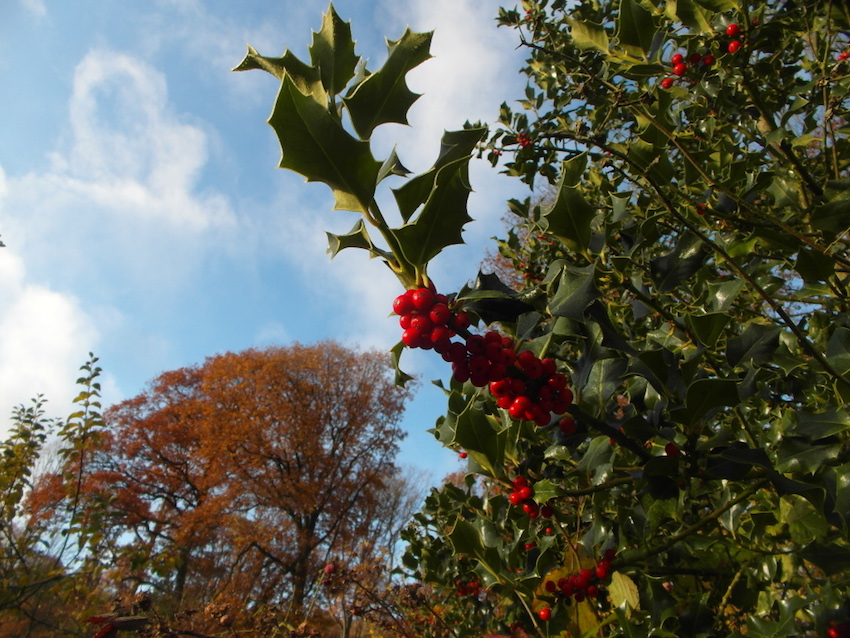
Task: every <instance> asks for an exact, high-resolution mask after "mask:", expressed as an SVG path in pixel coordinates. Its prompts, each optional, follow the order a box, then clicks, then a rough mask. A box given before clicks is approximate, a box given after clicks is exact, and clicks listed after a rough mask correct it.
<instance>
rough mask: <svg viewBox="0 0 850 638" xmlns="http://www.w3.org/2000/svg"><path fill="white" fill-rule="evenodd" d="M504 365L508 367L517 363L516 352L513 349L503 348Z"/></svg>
mask: <svg viewBox="0 0 850 638" xmlns="http://www.w3.org/2000/svg"><path fill="white" fill-rule="evenodd" d="M502 363H504V364H505V365H506V366H510V365H513V364H514V363H516V352H515V351H514V349H513V348H502Z"/></svg>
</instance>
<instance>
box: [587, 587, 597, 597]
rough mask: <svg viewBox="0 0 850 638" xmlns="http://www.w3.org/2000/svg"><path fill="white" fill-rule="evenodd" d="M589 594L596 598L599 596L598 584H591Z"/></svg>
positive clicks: (588, 589)
mask: <svg viewBox="0 0 850 638" xmlns="http://www.w3.org/2000/svg"><path fill="white" fill-rule="evenodd" d="M587 595H588V596H589V597H590V598H596V597H597V596H599V588H598V587H597V586H596V585H591V586H590V587H588V588H587Z"/></svg>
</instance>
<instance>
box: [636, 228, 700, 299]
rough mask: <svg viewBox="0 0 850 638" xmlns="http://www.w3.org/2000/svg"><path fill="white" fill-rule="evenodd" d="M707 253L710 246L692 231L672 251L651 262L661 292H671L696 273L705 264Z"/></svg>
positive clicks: (652, 273) (650, 266) (651, 271)
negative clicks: (704, 243)
mask: <svg viewBox="0 0 850 638" xmlns="http://www.w3.org/2000/svg"><path fill="white" fill-rule="evenodd" d="M707 255H708V248H706V247H705V246H704V245H703V243H702V241H700V239H699V237H697V236H696V235H693V234H690V233H688V234H686V235H683V236H682V238H681V239H680V240H679V242H678V243H677V244H676V247H675V248H674V249H673V250H672V251H671V252H669V253H667V254H666V255H662V256H661V257H656V258H655V259H653V260H652V261H651V262H650V264H649V269H650V273H651V275H652V279H653V281H655V284H656V285H657V286H658V289H659V290H660V291H661V292H670V291H671V290H674V289H675V288H677V287H678V286H679V285H680V284H682V283H684V282H685V281H687V280H688V279H690V277H691V276H692V275H694V274H696V272H697V271H698V270H699V269H700V268H702V267H703V265H704V264H705V259H706V256H707Z"/></svg>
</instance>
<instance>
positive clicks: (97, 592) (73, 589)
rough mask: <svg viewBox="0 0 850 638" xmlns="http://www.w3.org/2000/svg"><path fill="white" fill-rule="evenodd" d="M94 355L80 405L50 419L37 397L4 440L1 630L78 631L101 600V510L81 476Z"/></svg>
mask: <svg viewBox="0 0 850 638" xmlns="http://www.w3.org/2000/svg"><path fill="white" fill-rule="evenodd" d="M96 363H97V358H96V357H94V356H91V358H90V360H89V361H88V362H87V363H86V364H84V365H83V366H82V368H81V369H82V372H83V374H82V376H81V377H80V378H79V379H78V380H77V383H78V385H79V386H80V392H79V393H78V395H77V396H76V398H75V399H74V403H75V407H76V409H75V411H74V412H73V413H72V414H70V415H69V416H68V417H67V418H66V419H64V420H61V419H48V418H46V416H45V408H44V406H45V401H44V399H43V398H41V397H38V398H37V399H36V400H34V401H33V402H32V404H31V405H29V406H20V407H18V408H16V409H15V411H14V412H13V415H12V427H11V430H10V432H9V435H8V437H7V439H6V440H5V441H3V442H2V443H0V498H2V501H0V502H1V503H2V509H0V636H3V637H4V638H6V637H7V636H8V637H10V638H11V637H17V636H29V637H31V638H41V637H45V638H46V637H54V636H61V635H81V633H85V630H83V629H82V620H83V619H84V618H85V614H86V612H87V611H93V610H94V609H97V608H98V607H100V606H102V605H103V604H104V602H105V601H106V600H108V598H109V595H110V594H109V592H108V591H105V590H104V589H102V588H101V587H100V584H101V580H100V577H101V575H102V571H103V570H102V567H103V561H102V556H101V555H100V553H99V542H98V529H99V522H98V517H99V509H98V507H97V505H96V504H95V503H91V504H89V506H88V507H87V508H84V507H83V501H84V498H83V495H82V477H83V475H84V470H85V468H86V467H87V465H88V462H89V460H90V459H91V458H92V450H93V448H94V447H96V445H97V443H98V434H99V432H100V429H101V426H102V422H101V418H100V403H99V391H100V384H99V383H98V381H97V378H98V376H99V374H100V368H99V367H98V366H97V365H96Z"/></svg>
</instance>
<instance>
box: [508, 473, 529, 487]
mask: <svg viewBox="0 0 850 638" xmlns="http://www.w3.org/2000/svg"><path fill="white" fill-rule="evenodd" d="M512 483H513V486H514V489H517V490H518V489H519V488H521V487H525V486H526V485H528V479H527V478H525V477H524V476H517V477H516V478H515V479H514V480H513V481H512Z"/></svg>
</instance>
